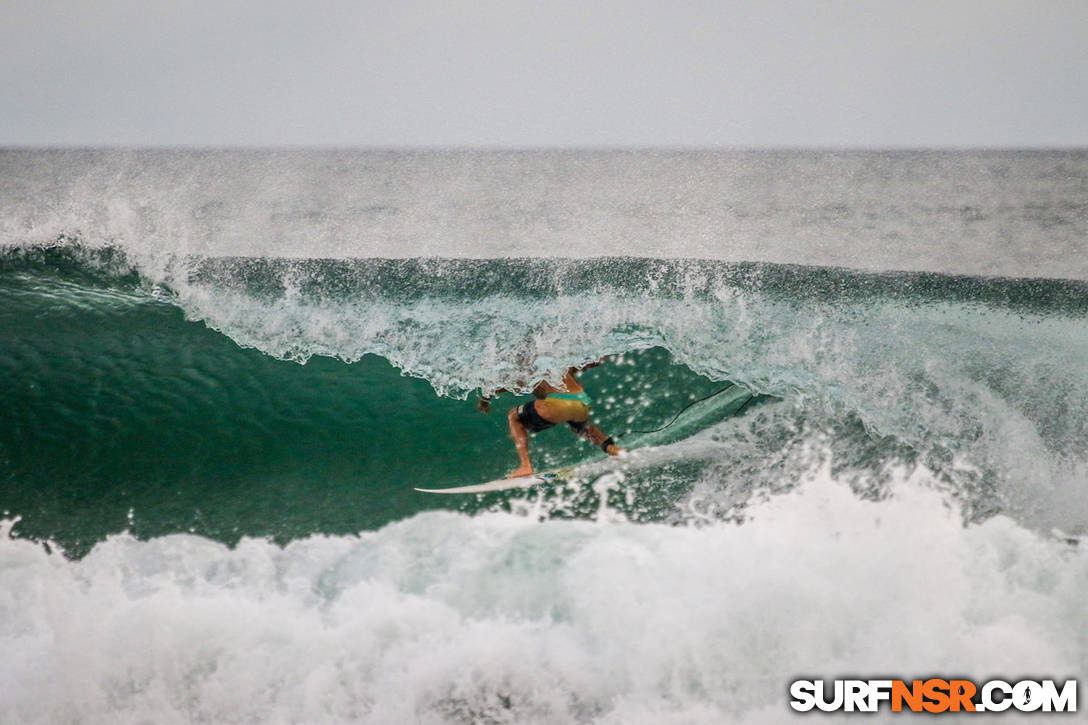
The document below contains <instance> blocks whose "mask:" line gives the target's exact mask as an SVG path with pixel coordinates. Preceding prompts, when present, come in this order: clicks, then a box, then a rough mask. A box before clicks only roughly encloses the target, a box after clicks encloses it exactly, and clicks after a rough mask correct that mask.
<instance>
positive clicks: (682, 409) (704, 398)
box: [616, 383, 756, 438]
mask: <svg viewBox="0 0 1088 725" xmlns="http://www.w3.org/2000/svg"><path fill="white" fill-rule="evenodd" d="M735 387H737V384H736V383H729V385H726V386H725V387H724V388H722V389H721V390H716V391H714V392H713V393H711V394H710V395H704V396H703V397H701V398H696V399H695V400H692V401H691V402H689V403H688V404H687V405H685V406H684V407H683V408H681V409H680V410H679V411H677V413H676V415H674V416H673V417H672V420H670V421H669V422H668V423H666V424H665V425H663V426H661V427H660V428H654V429H653V430H627V431H624V432H623V433H620V434H619V435H617V436H616V438H623V437H624V436H625V435H630V434H631V433H657V432H659V431H663V430H665V429H666V428H668V427H669V426H671V425H672V424H673V423H675V422H676V421H677V419H679V418H680V416H681V415H683V413H684V411H686V410H687V409H688V408H690V407H691V406H693V405H695V404H696V403H701V402H703V401H704V400H710V399H711V398H713V397H715V396H717V395H721V394H722V393H724V392H725V391H727V390H731V389H733V388H735ZM755 397H756V396H754V395H753V396H751V397H750V398H748V400H746V401H744V405H742V406H740V407H739V408H737V411H736V412H735V413H734V415H737V414H739V413H740V412H741V411H742V410H744V409H745V408H746V407H747V406H748V403H751V402H752V399H753V398H755Z"/></svg>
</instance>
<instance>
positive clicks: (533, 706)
mask: <svg viewBox="0 0 1088 725" xmlns="http://www.w3.org/2000/svg"><path fill="white" fill-rule="evenodd" d="M893 491H894V493H893V495H892V496H891V497H889V498H887V499H885V500H881V501H867V500H863V499H860V498H858V497H857V496H856V495H854V493H852V492H851V490H850V489H849V488H848V487H847V486H846V485H844V484H842V483H840V482H838V481H836V480H835V479H834V477H832V476H831V475H830V474H829V473H828V472H827V470H826V469H819V470H816V471H813V472H812V473H811V474H810V475H809V476H808V480H807V481H806V482H804V483H803V484H802V485H801V486H799V487H798V488H797V489H795V490H794V491H793V492H791V493H788V494H784V495H780V496H775V497H771V498H769V499H767V500H765V501H763V502H761V503H758V504H756V505H755V506H753V507H752V508H751V510H750V512H749V516H748V519H747V520H746V522H745V523H744V524H742V525H736V524H726V523H716V524H710V525H704V526H667V525H662V524H637V525H636V524H630V523H617V522H612V523H601V522H591V521H545V522H543V523H539V522H536V521H534V520H531V519H529V518H526V517H520V516H515V515H511V514H503V513H486V514H478V515H476V516H471V517H470V516H466V515H462V514H455V513H449V512H442V513H437V512H435V513H425V514H420V515H417V516H414V517H412V518H409V519H406V520H403V521H400V522H397V523H394V524H391V525H389V526H386V527H384V528H382V529H381V530H378V531H375V532H364V533H362V534H360V535H359V536H347V537H324V536H314V537H310V538H307V539H302V540H297V541H294V542H292V543H290V544H288V545H287V546H286V547H283V548H280V547H278V546H276V545H274V544H272V543H270V542H267V541H264V540H259V539H243V540H242V541H241V542H240V543H239V544H238V546H236V547H235V548H233V549H232V548H228V547H226V546H223V545H221V544H218V543H215V542H212V541H209V540H206V539H203V538H200V537H195V536H191V535H182V534H179V535H172V536H166V537H162V538H156V539H152V540H149V541H140V540H137V539H135V538H133V537H132V536H130V535H127V534H122V535H116V536H112V537H110V538H109V539H108V540H107V541H105V542H102V543H100V544H98V545H97V546H96V547H95V548H94V550H93V551H92V552H91V553H90V554H89V555H88V556H86V557H85V558H83V559H81V560H78V561H72V560H68V559H66V558H65V557H64V556H62V555H61V554H60V553H57V552H53V553H49V552H48V551H47V548H46V547H44V546H43V545H41V544H37V543H33V542H30V541H26V540H20V539H17V538H16V539H12V538H9V536H7V535H5V536H3V537H0V643H2V645H3V651H4V653H5V654H4V657H3V660H2V663H0V720H2V721H4V722H20V723H51V722H60V721H77V722H88V723H97V722H103V723H104V722H121V723H140V722H148V721H154V722H157V723H171V722H177V723H181V722H299V723H302V722H306V723H326V722H328V723H336V722H363V723H394V722H421V723H447V722H454V723H468V722H493V723H506V722H510V723H513V722H518V723H574V722H595V723H621V722H622V723H641V722H645V723H662V722H665V723H670V722H673V723H694V722H776V721H781V720H783V719H786V718H788V717H789V716H790V710H789V708H788V705H787V703H786V693H787V691H788V683H789V681H790V680H792V679H794V678H795V677H800V676H811V677H825V678H829V679H830V678H833V677H836V676H843V675H871V676H877V675H896V676H902V677H904V678H911V677H915V676H922V675H932V674H940V673H944V674H957V675H962V674H965V673H967V674H970V675H971V676H972V677H974V678H976V679H978V678H986V677H992V676H999V675H1000V676H1005V677H1007V678H1012V677H1017V676H1026V675H1032V676H1043V675H1048V676H1054V677H1059V678H1060V677H1073V676H1076V674H1077V673H1079V672H1083V671H1085V669H1086V667H1088V641H1086V639H1085V638H1086V633H1088V610H1086V608H1085V607H1084V606H1083V596H1084V593H1085V591H1088V551H1085V550H1084V549H1083V548H1079V549H1078V548H1077V547H1076V546H1073V545H1071V544H1069V543H1068V542H1064V541H1059V540H1055V539H1051V538H1048V537H1042V536H1039V535H1038V534H1036V533H1033V532H1031V531H1028V530H1026V529H1024V528H1021V527H1020V526H1019V525H1017V524H1016V523H1015V522H1014V521H1012V520H1011V519H1008V518H1005V517H1002V516H995V517H992V518H990V519H988V520H987V521H985V522H984V523H981V524H976V525H969V526H966V527H965V526H964V525H963V524H962V523H961V517H960V516H959V514H958V512H957V511H956V510H955V508H954V507H953V506H951V505H950V504H949V503H948V501H947V500H946V499H945V498H943V497H942V495H941V494H940V493H938V491H937V490H936V487H935V486H934V485H933V482H932V481H931V480H930V479H929V477H928V476H927V475H926V474H925V473H924V472H923V473H915V474H914V475H911V476H901V477H900V480H899V481H898V482H897V483H896V484H895V485H894V486H893ZM10 527H11V522H10V521H9V522H8V523H7V524H6V527H5V533H7V531H10ZM884 718H891V714H890V713H887V712H885V713H884V715H883V716H878V718H877V719H878V720H883V719H884Z"/></svg>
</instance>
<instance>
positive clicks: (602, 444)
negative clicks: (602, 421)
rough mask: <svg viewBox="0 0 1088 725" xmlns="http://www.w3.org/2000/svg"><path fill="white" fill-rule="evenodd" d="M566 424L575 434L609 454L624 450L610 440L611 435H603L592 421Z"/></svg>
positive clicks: (617, 453)
mask: <svg viewBox="0 0 1088 725" xmlns="http://www.w3.org/2000/svg"><path fill="white" fill-rule="evenodd" d="M568 425H570V427H571V429H572V430H573V431H574V432H575V433H576V434H578V435H579V436H581V437H582V438H585V439H586V440H587V441H589V442H590V443H592V444H593V445H595V446H597V447H598V448H600V449H601V450H602V451H604V452H605V453H607V454H608V455H610V456H616V455H619V454H620V453H622V452H623V450H624V449H623V448H620V447H619V446H617V445H616V441H614V440H612V436H609V435H605V432H604V431H603V430H601V429H600V428H598V427H597V426H595V425H593V424H592V423H583V424H581V425H576V424H574V423H570V424H568Z"/></svg>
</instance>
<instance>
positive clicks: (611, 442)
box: [601, 437, 616, 453]
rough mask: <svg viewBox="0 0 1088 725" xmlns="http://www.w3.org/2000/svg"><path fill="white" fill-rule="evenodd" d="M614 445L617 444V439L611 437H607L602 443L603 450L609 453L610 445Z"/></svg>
mask: <svg viewBox="0 0 1088 725" xmlns="http://www.w3.org/2000/svg"><path fill="white" fill-rule="evenodd" d="M614 445H616V441H614V440H612V438H611V437H609V438H605V439H604V441H603V442H602V443H601V450H602V451H604V452H605V453H608V447H609V446H614Z"/></svg>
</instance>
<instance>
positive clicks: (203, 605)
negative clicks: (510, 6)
mask: <svg viewBox="0 0 1088 725" xmlns="http://www.w3.org/2000/svg"><path fill="white" fill-rule="evenodd" d="M1086 240H1088V153H1085V152H1083V151H1060V152H1059V151H1053V152H1047V151H1034V152H1026V151H1025V152H997V151H995V152H971V153H966V152H896V153H885V152H849V153H848V152H714V153H710V152H694V151H692V152H679V151H677V152H631V151H614V152H591V151H565V152H550V151H549V152H545V151H525V152H499V151H474V152H467V151H466V152H407V151H382V152H364V151H322V152H318V151H279V152H272V151H246V152H241V151H227V150H223V151H182V150H177V151H137V150H109V151H31V150H8V151H0V380H2V382H0V401H2V404H3V411H4V420H3V422H4V425H3V426H0V514H2V515H0V520H2V522H3V523H2V525H0V643H2V645H3V651H4V656H3V658H2V660H0V722H18V723H57V722H66V723H67V722H74V723H99V722H102V723H105V722H110V723H113V722H123V723H147V722H155V723H172V722H179V723H181V722H254V723H295V722H297V723H326V722H327V723H340V722H362V723H401V722H421V723H706V722H730V723H733V722H735V723H774V722H781V721H783V720H787V719H789V718H790V717H791V710H790V709H789V706H788V704H787V699H788V696H787V693H788V685H789V682H790V681H792V680H793V679H796V678H798V677H802V676H805V677H824V678H827V679H833V678H835V677H841V676H858V675H861V676H873V677H876V676H887V675H892V676H897V677H899V676H901V677H903V678H905V679H910V678H915V677H922V676H929V675H934V674H937V675H940V674H944V675H956V676H965V677H968V678H970V679H973V680H976V681H982V680H985V679H989V678H991V677H997V676H1000V677H1003V678H1005V679H1018V678H1022V677H1034V678H1038V677H1054V678H1059V679H1065V678H1073V677H1080V676H1083V674H1084V673H1085V672H1086V671H1088V607H1086V606H1085V605H1084V601H1085V599H1086V597H1088V540H1085V538H1084V537H1085V536H1086V535H1088V241H1086ZM600 358H604V362H603V364H602V365H601V366H599V367H596V368H593V369H590V370H588V371H586V372H585V373H584V375H583V382H584V383H585V385H586V388H587V390H588V391H589V393H590V394H591V395H592V396H593V398H594V400H595V401H596V402H595V406H594V411H593V415H594V419H595V420H596V421H597V422H598V423H599V425H600V426H601V427H602V428H603V429H604V430H606V431H607V432H609V433H610V434H612V435H614V436H618V437H620V440H621V442H622V443H623V444H624V445H627V446H629V447H630V448H631V452H630V453H629V455H627V456H624V457H622V458H621V459H616V460H610V461H605V460H602V459H603V456H602V455H601V454H600V452H598V451H595V449H593V448H592V447H590V446H588V445H587V444H585V443H582V442H581V441H578V440H577V439H576V438H574V437H573V436H572V435H571V434H570V433H569V432H567V431H566V430H561V429H558V428H557V429H556V430H549V431H545V432H543V433H541V434H539V435H537V436H535V437H534V439H533V441H532V451H533V460H534V465H536V466H537V468H539V469H546V468H551V467H557V466H566V465H573V464H578V467H577V468H576V469H575V475H574V477H573V479H572V480H569V481H564V482H561V483H558V484H554V485H545V486H540V487H537V488H533V489H527V490H520V491H508V492H502V493H496V494H489V495H485V496H455V497H443V496H428V495H425V494H421V493H417V492H415V491H414V490H413V488H414V487H416V486H424V487H432V488H433V487H445V486H457V485H465V484H469V483H478V482H482V481H485V480H489V479H493V478H497V477H501V476H502V475H503V473H504V472H506V471H508V470H510V469H511V468H512V467H513V466H514V465H515V464H516V456H515V453H514V449H513V445H512V442H511V441H510V440H509V438H508V436H507V432H506V421H505V411H506V410H507V409H508V408H509V407H511V406H513V405H515V404H517V403H520V402H523V401H524V400H526V399H528V398H527V395H526V393H527V391H528V388H529V387H531V384H532V381H534V380H538V379H541V378H550V379H553V380H554V379H555V378H556V377H557V376H558V375H560V374H561V372H562V370H563V369H565V368H566V367H567V366H570V365H578V364H582V363H585V362H589V361H593V360H597V359H600ZM499 388H506V389H510V390H513V391H515V392H513V393H506V394H503V395H500V396H499V397H498V398H497V399H496V400H495V402H494V404H493V409H494V410H493V412H492V413H491V414H489V415H485V414H483V413H480V412H478V411H477V410H475V407H474V404H473V403H474V399H475V397H476V396H477V395H478V394H479V393H481V392H490V391H493V390H496V389H499ZM677 413H679V416H677ZM674 416H676V417H675V420H673V419H674ZM670 421H673V422H671V423H670ZM659 428H663V429H661V430H656V429H659ZM1082 542H1083V543H1082ZM903 718H904V716H902V715H895V716H894V717H893V716H892V715H891V714H890V713H887V712H885V713H884V714H882V715H878V716H876V717H875V718H873V720H874V721H883V720H884V719H893V720H898V719H903ZM826 719H827V720H828V721H834V720H835V718H830V717H829V718H826ZM907 719H910V718H909V717H908V718H907ZM1003 719H1005V720H1009V721H1021V720H1032V717H1031V716H1023V717H1017V716H1015V715H1014V716H1008V715H1006V716H1005V717H1004V718H1003Z"/></svg>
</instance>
